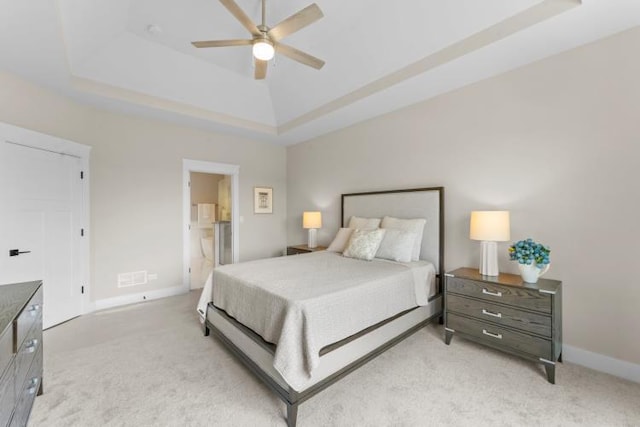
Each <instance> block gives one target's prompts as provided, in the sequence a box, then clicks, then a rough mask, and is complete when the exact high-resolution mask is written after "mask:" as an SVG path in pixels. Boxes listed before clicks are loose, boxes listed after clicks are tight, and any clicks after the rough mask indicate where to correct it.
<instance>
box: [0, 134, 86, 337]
mask: <svg viewBox="0 0 640 427" xmlns="http://www.w3.org/2000/svg"><path fill="white" fill-rule="evenodd" d="M89 150H90V148H89V147H86V146H83V145H80V144H75V143H72V142H69V141H64V140H61V139H58V138H55V137H51V136H48V135H43V134H39V133H37V132H32V131H29V130H26V129H21V128H17V127H14V126H10V125H5V124H1V123H0V284H8V283H16V282H24V281H33V280H42V281H43V293H44V304H43V327H44V328H45V329H46V328H49V327H51V326H55V325H57V324H59V323H62V322H65V321H67V320H69V319H71V318H73V317H76V316H79V315H80V314H83V313H86V312H88V311H90V304H89V303H88V299H87V297H88V292H89V283H88V267H87V262H88V256H87V254H88V249H89V243H88V242H89V237H88V233H89V228H88V195H89V194H88V191H89V190H88V172H89V171H88V166H89V164H88V157H89Z"/></svg>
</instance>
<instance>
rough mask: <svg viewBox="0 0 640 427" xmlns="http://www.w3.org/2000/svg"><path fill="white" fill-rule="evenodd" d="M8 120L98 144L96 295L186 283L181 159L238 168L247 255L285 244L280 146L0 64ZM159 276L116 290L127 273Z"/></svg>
mask: <svg viewBox="0 0 640 427" xmlns="http://www.w3.org/2000/svg"><path fill="white" fill-rule="evenodd" d="M0 94H1V96H0V121H2V122H6V123H9V124H12V125H16V126H21V127H24V128H27V129H31V130H35V131H38V132H43V133H46V134H50V135H54V136H58V137H61V138H65V139H68V140H71V141H74V142H78V143H81V144H86V145H90V146H92V147H93V149H92V153H91V277H92V283H91V286H92V288H91V298H92V299H93V300H100V299H104V298H110V297H116V296H122V295H125V294H128V293H138V292H143V291H145V292H146V291H150V290H155V289H162V288H168V287H174V286H179V285H182V259H183V258H182V250H183V242H182V231H183V228H182V226H183V224H182V159H183V158H188V159H195V160H205V161H212V162H220V163H230V164H236V165H239V166H240V215H241V216H242V217H243V219H244V221H243V222H242V223H241V225H240V259H241V260H249V259H254V258H261V257H268V256H273V255H279V254H281V253H282V249H283V248H284V246H285V239H286V237H285V232H286V229H285V215H286V213H285V209H286V182H285V180H286V152H285V149H284V148H282V147H276V146H273V145H269V144H265V143H260V142H255V141H251V140H247V139H242V138H239V137H233V136H224V135H220V134H216V133H211V132H204V131H199V130H194V129H189V128H186V127H181V126H176V125H172V124H168V123H164V122H160V121H154V120H147V119H142V118H136V117H131V116H125V115H120V114H113V113H110V112H106V111H101V110H96V109H93V108H89V107H85V106H82V105H79V104H77V103H76V102H73V101H71V100H68V99H66V98H64V97H61V96H59V95H57V94H55V93H53V92H50V91H47V90H44V89H42V88H40V87H37V86H35V85H32V84H30V83H28V82H26V81H24V80H22V79H19V78H17V77H15V76H13V75H11V74H7V73H1V72H0ZM255 185H269V186H271V187H273V188H274V209H273V212H274V213H273V215H254V214H253V187H254V186H255ZM137 270H148V271H149V272H150V273H157V274H158V280H157V281H154V282H150V284H148V285H143V286H136V287H131V288H124V289H118V288H117V281H116V280H117V274H118V273H119V272H128V271H137Z"/></svg>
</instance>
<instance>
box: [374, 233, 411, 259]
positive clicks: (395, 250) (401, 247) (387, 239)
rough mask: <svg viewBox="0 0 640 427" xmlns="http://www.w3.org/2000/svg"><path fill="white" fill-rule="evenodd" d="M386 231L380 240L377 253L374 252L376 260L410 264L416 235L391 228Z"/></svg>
mask: <svg viewBox="0 0 640 427" xmlns="http://www.w3.org/2000/svg"><path fill="white" fill-rule="evenodd" d="M383 230H385V229H383ZM386 230H387V232H386V233H384V239H382V242H381V243H380V247H379V248H378V252H376V258H382V259H390V260H391V261H396V262H411V260H412V259H413V246H414V243H415V241H416V237H417V234H416V233H413V232H411V231H403V230H396V229H393V228H388V229H386Z"/></svg>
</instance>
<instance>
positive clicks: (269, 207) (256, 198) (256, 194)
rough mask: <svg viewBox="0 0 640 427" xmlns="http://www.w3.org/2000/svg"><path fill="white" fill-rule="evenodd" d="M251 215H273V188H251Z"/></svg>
mask: <svg viewBox="0 0 640 427" xmlns="http://www.w3.org/2000/svg"><path fill="white" fill-rule="evenodd" d="M253 213H257V214H270V213H273V188H270V187H254V188H253Z"/></svg>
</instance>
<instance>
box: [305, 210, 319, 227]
mask: <svg viewBox="0 0 640 427" xmlns="http://www.w3.org/2000/svg"><path fill="white" fill-rule="evenodd" d="M321 227H322V213H321V212H304V213H303V214H302V228H321Z"/></svg>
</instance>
